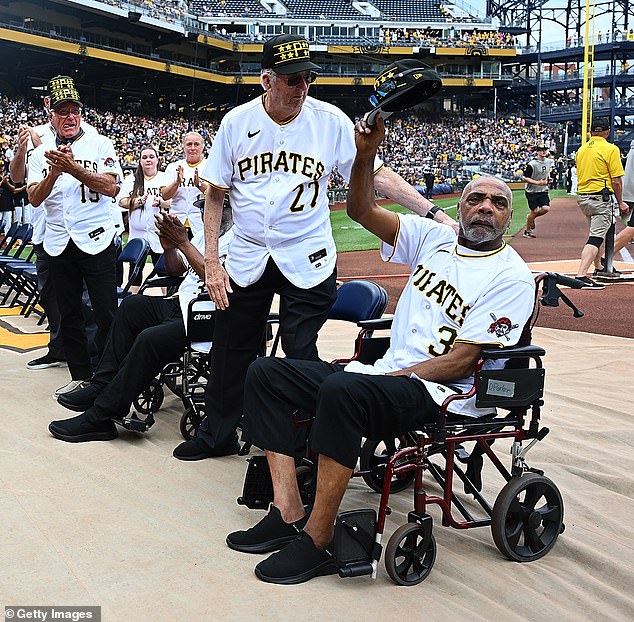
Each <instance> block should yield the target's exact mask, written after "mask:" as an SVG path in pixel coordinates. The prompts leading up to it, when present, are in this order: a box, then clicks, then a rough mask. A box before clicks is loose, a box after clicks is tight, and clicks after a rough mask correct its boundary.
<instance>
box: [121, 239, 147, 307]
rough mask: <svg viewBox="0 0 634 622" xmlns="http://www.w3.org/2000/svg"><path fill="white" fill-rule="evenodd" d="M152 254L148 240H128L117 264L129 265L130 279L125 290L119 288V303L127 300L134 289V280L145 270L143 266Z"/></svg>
mask: <svg viewBox="0 0 634 622" xmlns="http://www.w3.org/2000/svg"><path fill="white" fill-rule="evenodd" d="M149 252H150V245H149V244H148V243H147V240H144V239H143V238H132V239H131V240H128V243H127V244H126V245H125V246H124V247H123V250H122V251H121V254H120V255H119V256H118V257H117V264H118V265H123V264H124V263H127V264H129V266H130V270H129V277H128V282H127V283H126V284H125V286H124V287H123V288H120V287H118V288H117V297H118V299H119V301H121V300H122V299H123V298H125V297H126V296H127V295H128V294H129V292H130V287H132V285H133V283H134V280H135V279H136V278H137V276H138V275H139V274H140V273H141V271H142V270H143V266H144V265H145V260H146V259H147V256H148V254H149Z"/></svg>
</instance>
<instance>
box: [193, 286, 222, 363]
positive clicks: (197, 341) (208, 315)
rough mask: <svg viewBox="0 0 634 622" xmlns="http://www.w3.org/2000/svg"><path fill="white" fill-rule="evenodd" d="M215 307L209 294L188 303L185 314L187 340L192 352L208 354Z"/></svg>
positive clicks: (201, 295)
mask: <svg viewBox="0 0 634 622" xmlns="http://www.w3.org/2000/svg"><path fill="white" fill-rule="evenodd" d="M215 310H216V305H215V304H214V303H213V302H212V301H211V299H210V298H209V294H207V293H205V294H200V295H199V296H198V297H197V298H194V299H193V300H191V302H190V303H189V310H188V313H187V340H188V342H189V345H190V347H191V348H192V350H195V351H197V352H204V353H209V352H210V350H211V339H212V336H213V334H214V315H215V313H214V312H215Z"/></svg>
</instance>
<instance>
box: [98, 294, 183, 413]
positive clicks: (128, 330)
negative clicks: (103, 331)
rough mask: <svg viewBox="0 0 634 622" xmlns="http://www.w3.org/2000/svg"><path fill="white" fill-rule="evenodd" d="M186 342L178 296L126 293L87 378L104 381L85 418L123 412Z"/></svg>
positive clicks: (178, 355) (180, 353)
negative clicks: (127, 294)
mask: <svg viewBox="0 0 634 622" xmlns="http://www.w3.org/2000/svg"><path fill="white" fill-rule="evenodd" d="M186 346H187V338H186V336H185V325H184V324H183V316H182V314H181V310H180V305H179V302H178V300H177V299H175V298H170V299H167V300H166V299H164V298H157V297H154V296H138V295H133V296H128V297H127V298H124V299H123V302H122V303H121V306H120V307H119V310H118V311H117V313H116V315H115V317H114V321H113V323H112V328H111V329H110V333H109V335H108V340H107V342H106V347H105V349H104V352H103V356H102V357H101V360H100V361H99V365H98V366H97V369H96V370H95V374H94V376H93V377H92V379H91V382H92V383H95V384H101V385H105V387H104V389H103V390H102V392H101V393H100V394H99V396H98V397H97V399H96V400H95V403H94V405H93V407H92V408H90V409H89V410H87V411H86V415H87V417H88V419H89V420H90V421H95V422H96V421H102V420H104V419H110V418H113V417H114V418H121V417H125V415H127V414H128V412H129V411H130V406H131V405H132V402H133V401H134V400H135V399H136V398H137V397H138V396H139V395H140V393H141V391H143V389H145V388H146V387H147V386H148V385H149V384H150V381H151V380H152V378H154V377H155V376H156V375H157V374H158V373H159V372H160V371H161V369H163V367H164V366H165V365H167V363H171V362H172V361H177V360H178V359H179V358H180V356H181V355H182V354H183V352H184V350H185V348H186Z"/></svg>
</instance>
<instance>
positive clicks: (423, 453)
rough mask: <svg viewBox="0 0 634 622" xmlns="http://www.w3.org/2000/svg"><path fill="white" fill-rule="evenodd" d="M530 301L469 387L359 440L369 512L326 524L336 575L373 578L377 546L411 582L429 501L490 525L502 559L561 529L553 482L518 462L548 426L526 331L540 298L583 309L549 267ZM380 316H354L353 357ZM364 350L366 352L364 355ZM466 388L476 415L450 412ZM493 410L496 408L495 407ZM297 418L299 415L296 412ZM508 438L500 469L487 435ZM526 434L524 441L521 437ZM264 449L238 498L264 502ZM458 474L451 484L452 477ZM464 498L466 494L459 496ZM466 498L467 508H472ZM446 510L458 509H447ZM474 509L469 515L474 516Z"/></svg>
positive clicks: (309, 496)
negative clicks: (434, 408)
mask: <svg viewBox="0 0 634 622" xmlns="http://www.w3.org/2000/svg"><path fill="white" fill-rule="evenodd" d="M535 282H536V286H537V287H536V300H535V306H534V310H533V314H532V316H531V318H530V319H529V321H528V322H527V323H526V325H525V327H524V329H523V333H522V336H521V338H520V340H519V342H518V344H517V345H516V346H513V347H509V348H496V349H486V350H483V352H482V355H481V359H480V361H479V362H478V364H477V366H476V369H475V374H474V376H475V382H474V384H473V386H472V388H471V389H470V391H469V392H467V393H464V394H455V395H451V396H450V397H448V398H447V399H446V400H445V402H444V403H443V404H442V407H441V408H440V411H439V413H438V415H437V418H436V421H435V423H434V424H433V425H429V426H427V427H426V428H424V429H422V430H416V431H412V432H410V433H408V434H406V435H404V436H402V437H400V438H396V439H383V440H381V441H377V440H370V439H367V440H366V441H365V442H364V444H363V446H362V448H361V454H360V459H359V468H358V469H357V470H355V472H353V475H352V477H361V478H363V480H364V481H365V482H366V483H367V484H368V485H369V486H370V488H372V489H373V490H374V491H377V492H379V493H380V494H381V498H380V502H379V508H378V512H376V511H375V510H374V509H362V510H352V511H348V512H343V513H341V514H339V516H338V517H337V521H336V524H335V540H334V556H335V559H336V560H337V563H338V566H339V575H340V576H341V577H358V576H363V575H371V576H372V577H376V573H377V568H378V562H379V560H380V558H381V556H382V555H384V559H385V566H386V570H387V572H388V575H389V576H390V578H391V579H392V580H393V581H394V582H395V583H397V584H399V585H406V586H409V585H416V584H418V583H420V582H421V581H423V580H424V579H425V578H426V577H427V576H428V575H429V573H430V572H431V570H432V567H433V565H434V561H435V559H436V541H435V539H434V536H433V533H432V531H433V521H432V517H431V515H429V514H428V512H427V509H428V506H429V505H433V504H435V505H438V506H440V508H441V513H442V524H443V526H451V527H454V528H456V529H470V528H473V527H485V526H489V527H490V528H491V533H492V536H493V541H494V543H495V545H496V546H497V548H498V549H499V551H500V552H501V553H502V554H503V555H505V556H506V557H507V558H509V559H511V560H513V561H517V562H528V561H533V560H536V559H539V558H541V557H543V556H544V555H546V554H547V553H548V552H549V551H550V550H551V549H552V547H553V546H554V545H555V542H556V540H557V538H558V537H559V535H560V533H563V531H564V522H563V518H564V503H563V499H562V496H561V493H560V492H559V490H558V489H557V486H556V485H555V484H554V483H553V482H552V481H551V480H550V479H548V478H547V477H545V476H544V473H543V471H541V470H540V469H537V468H533V467H531V466H529V465H528V463H527V461H526V455H527V453H528V452H529V451H530V449H531V448H532V447H533V446H534V445H535V444H536V443H537V442H538V441H541V440H543V439H544V438H545V437H546V435H547V434H548V432H549V430H548V428H546V427H541V425H540V417H541V407H542V406H543V399H542V397H543V389H544V376H545V370H544V368H543V367H542V357H543V356H544V355H545V351H544V349H543V348H541V347H539V346H536V345H532V344H531V332H532V328H533V327H534V325H535V323H536V321H537V317H538V315H539V310H540V308H541V306H549V307H557V306H559V301H560V300H561V301H563V302H564V303H565V304H566V305H568V306H569V307H570V308H571V309H572V311H573V314H574V317H582V316H583V313H582V312H581V311H580V310H579V309H578V308H577V307H576V306H575V305H574V303H573V302H572V301H571V300H570V299H569V298H568V297H567V296H566V295H565V294H564V293H563V292H562V291H561V290H560V289H559V286H562V285H563V286H566V287H570V288H574V289H579V288H581V285H582V284H581V283H580V282H579V281H577V280H576V279H573V278H569V277H566V276H562V275H560V274H556V273H543V274H539V275H538V276H536V278H535ZM390 325H391V320H390V319H378V320H373V321H363V322H359V327H360V329H361V332H360V335H359V337H358V338H357V350H356V352H355V357H356V358H360V359H362V360H363V359H364V358H367V357H366V356H365V354H364V352H363V347H364V346H365V345H370V344H371V343H372V342H373V341H376V340H377V339H379V340H382V341H381V342H380V346H379V347H378V348H377V347H376V346H374V345H373V346H372V348H371V349H372V350H373V351H372V354H371V357H372V356H375V355H376V354H377V350H378V351H379V352H380V350H381V349H382V348H384V347H385V345H386V344H385V340H386V339H387V338H386V337H378V338H377V337H372V334H373V333H374V331H377V330H381V329H388V328H389V327H390ZM371 357H370V358H371ZM490 360H505V361H506V363H505V365H504V367H503V368H501V369H486V368H485V363H486V361H490ZM473 396H475V398H476V406H477V407H479V408H491V415H489V416H485V417H481V418H477V419H474V418H469V417H458V416H455V415H452V414H451V413H450V412H449V411H450V409H451V404H452V403H453V402H454V401H456V400H463V399H467V398H471V397H473ZM497 409H501V410H502V411H504V412H503V414H498V412H497ZM299 422H302V423H303V422H306V418H305V417H304V418H300V417H298V423H299ZM499 439H510V440H511V466H510V469H507V468H506V467H505V466H504V465H503V464H502V462H501V460H500V458H499V457H498V456H497V454H496V453H495V452H494V451H493V448H492V445H493V443H494V442H495V441H496V440H499ZM524 443H526V445H524ZM313 458H314V457H312V456H310V455H308V456H307V457H306V458H305V459H303V460H301V461H300V462H299V463H298V465H297V478H298V483H299V486H300V492H301V494H302V497H303V499H304V502H305V503H306V504H308V505H310V504H311V502H312V500H313V499H314V488H315V479H316V478H315V477H314V475H313V473H314V460H313ZM485 458H488V459H489V461H490V462H491V463H492V465H493V467H494V468H495V469H496V470H497V471H498V472H499V473H500V474H501V475H502V477H503V478H504V480H505V481H506V484H505V485H504V487H503V488H502V490H501V491H500V492H499V494H498V495H497V497H496V499H495V501H494V503H493V505H491V504H490V503H489V502H488V501H487V500H486V499H485V497H484V496H483V494H482V488H483V485H482V471H483V466H484V460H485ZM425 472H428V473H429V475H430V476H431V478H432V479H433V480H434V482H435V483H436V484H437V485H438V486H439V487H440V489H441V490H442V493H441V494H440V495H437V494H430V492H428V489H429V488H426V487H425V485H424V482H423V479H424V474H425ZM267 473H268V471H267V468H266V458H265V457H263V456H258V457H257V459H256V458H255V457H254V458H251V459H250V463H249V466H248V468H247V474H246V476H245V482H244V489H243V493H242V496H241V497H240V498H239V499H238V503H241V504H243V505H246V506H247V507H254V508H265V507H268V503H270V502H271V501H272V486H271V485H270V477H269V480H268V481H267ZM458 481H459V482H460V483H462V492H459V491H458V490H457V489H458V487H459V486H458V484H457V482H458ZM412 482H413V483H414V504H413V506H414V507H413V510H412V511H411V512H409V514H408V522H407V524H405V525H403V526H401V527H399V528H398V529H397V530H396V531H395V532H394V534H393V535H392V536H391V538H390V539H389V541H388V544H387V547H386V548H385V551H383V547H382V545H381V540H382V536H383V533H384V529H385V524H386V518H387V516H388V515H389V514H390V513H391V509H390V507H389V505H388V503H389V498H390V494H394V493H396V492H399V491H402V490H404V489H406V488H408V487H409V486H410V485H411V484H412ZM463 493H464V495H466V496H470V497H472V500H466V499H465V497H464V495H463ZM473 506H475V507H476V510H473V509H472V508H473ZM454 509H455V511H456V512H457V513H458V514H459V515H460V516H459V517H458V518H456V517H455V516H454ZM475 511H478V516H476V515H475Z"/></svg>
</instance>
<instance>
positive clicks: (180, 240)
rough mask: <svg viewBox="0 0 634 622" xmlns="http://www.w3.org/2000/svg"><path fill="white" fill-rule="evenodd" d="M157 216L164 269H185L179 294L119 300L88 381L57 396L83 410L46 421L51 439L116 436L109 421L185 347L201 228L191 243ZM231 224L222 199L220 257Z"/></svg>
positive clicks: (201, 271)
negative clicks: (80, 386) (69, 416)
mask: <svg viewBox="0 0 634 622" xmlns="http://www.w3.org/2000/svg"><path fill="white" fill-rule="evenodd" d="M156 220H157V228H158V232H159V238H160V240H161V245H162V246H163V249H164V259H165V266H166V269H167V272H168V273H169V274H170V275H176V274H183V273H184V272H185V271H187V274H186V276H185V278H184V280H183V282H182V283H181V285H180V287H179V289H178V297H176V298H161V297H157V296H143V295H132V296H128V297H127V298H124V299H123V302H122V304H121V306H120V307H119V309H118V310H117V313H116V315H115V318H114V321H113V323H112V328H111V329H110V333H109V335H108V340H107V342H106V347H105V350H104V353H103V356H102V357H101V360H100V361H99V364H98V366H97V369H96V371H95V373H94V374H93V377H92V378H91V380H90V383H89V384H88V385H86V386H85V387H82V388H79V389H76V390H75V391H72V392H71V393H67V394H65V395H62V396H60V397H59V399H58V402H59V403H60V404H61V405H62V406H64V407H66V408H68V409H69V410H74V411H77V412H81V413H82V414H80V415H78V416H76V417H72V418H70V419H65V420H61V421H53V422H51V424H50V425H49V428H48V429H49V431H50V433H51V434H52V435H53V436H54V437H55V438H58V439H60V440H62V441H68V442H71V443H79V442H85V441H108V440H112V439H114V438H116V437H117V436H118V433H117V428H116V426H115V424H114V422H113V419H115V420H120V419H123V418H124V417H125V416H126V415H127V414H128V412H129V411H130V407H131V405H132V402H133V401H134V400H135V399H136V398H137V397H138V396H139V394H140V393H141V392H142V391H143V390H144V389H145V388H146V387H147V386H148V385H149V384H150V382H151V381H152V379H153V378H154V377H155V376H156V375H157V374H158V373H159V372H160V371H161V370H162V369H163V367H164V366H165V365H166V364H167V363H170V362H173V361H177V360H178V359H179V358H180V357H181V356H182V355H183V352H184V351H185V348H186V346H187V337H186V332H185V331H186V326H185V321H184V318H185V317H186V316H187V308H188V305H189V302H190V301H191V300H192V299H193V298H195V297H196V296H197V295H198V294H199V293H200V292H201V291H204V278H205V267H204V264H203V253H204V232H203V231H200V232H199V233H197V234H196V235H195V236H194V237H193V238H192V240H191V242H190V241H189V237H188V235H187V229H186V228H185V227H184V226H183V224H182V223H181V222H180V221H179V220H178V218H176V217H175V216H172V215H170V214H163V215H159V216H157V217H156ZM232 224H233V220H232V217H231V207H230V206H229V204H228V203H227V204H226V205H225V208H224V209H223V214H222V223H221V235H222V237H221V239H220V244H221V247H220V248H221V249H222V254H223V255H226V249H227V246H228V244H229V240H230V236H231V235H232V233H231V225H232Z"/></svg>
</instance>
